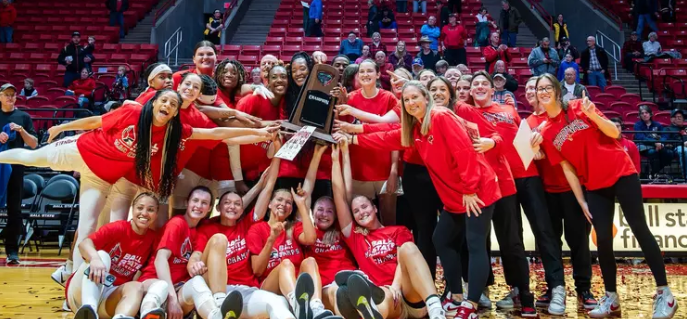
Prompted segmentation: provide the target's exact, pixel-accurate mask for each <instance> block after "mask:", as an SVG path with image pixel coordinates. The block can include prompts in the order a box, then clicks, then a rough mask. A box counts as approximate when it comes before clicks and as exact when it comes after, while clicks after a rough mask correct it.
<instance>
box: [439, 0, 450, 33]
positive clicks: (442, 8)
mask: <svg viewBox="0 0 687 319" xmlns="http://www.w3.org/2000/svg"><path fill="white" fill-rule="evenodd" d="M437 11H439V27H440V28H443V27H444V26H445V25H447V24H448V18H449V16H451V9H449V8H448V6H447V5H446V4H445V3H444V2H443V1H441V0H437Z"/></svg>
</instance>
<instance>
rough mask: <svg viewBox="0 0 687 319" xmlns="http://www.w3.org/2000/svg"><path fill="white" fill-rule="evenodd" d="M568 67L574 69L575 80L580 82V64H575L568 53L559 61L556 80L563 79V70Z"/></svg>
mask: <svg viewBox="0 0 687 319" xmlns="http://www.w3.org/2000/svg"><path fill="white" fill-rule="evenodd" d="M568 68H572V69H573V70H575V74H577V76H576V79H575V82H580V76H579V74H580V66H579V65H577V63H576V62H575V60H573V57H572V55H571V54H570V53H568V54H567V55H566V56H565V58H564V59H563V62H561V66H560V67H559V68H558V76H557V78H558V81H561V82H563V79H564V78H565V71H566V70H568Z"/></svg>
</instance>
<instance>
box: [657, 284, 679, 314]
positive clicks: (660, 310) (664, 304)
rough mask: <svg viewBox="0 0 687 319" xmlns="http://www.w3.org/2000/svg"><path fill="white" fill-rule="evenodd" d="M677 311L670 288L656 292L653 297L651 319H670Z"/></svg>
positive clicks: (675, 301)
mask: <svg viewBox="0 0 687 319" xmlns="http://www.w3.org/2000/svg"><path fill="white" fill-rule="evenodd" d="M676 311H677V300H675V297H673V293H672V292H671V291H670V288H667V287H666V288H663V289H659V290H658V291H656V296H654V314H653V316H651V318H652V319H670V318H673V316H674V315H675V312H676Z"/></svg>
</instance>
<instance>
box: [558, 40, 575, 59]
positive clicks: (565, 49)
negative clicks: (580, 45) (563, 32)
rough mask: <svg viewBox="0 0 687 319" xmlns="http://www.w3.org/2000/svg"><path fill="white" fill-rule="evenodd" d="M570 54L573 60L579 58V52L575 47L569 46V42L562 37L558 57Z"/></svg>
mask: <svg viewBox="0 0 687 319" xmlns="http://www.w3.org/2000/svg"><path fill="white" fill-rule="evenodd" d="M568 53H570V55H572V57H573V60H577V59H578V58H580V51H578V50H577V48H576V47H575V46H573V45H572V44H570V40H569V39H568V38H567V37H562V38H561V42H560V48H558V57H559V58H561V57H564V56H565V55H566V54H568Z"/></svg>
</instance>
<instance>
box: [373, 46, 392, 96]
mask: <svg viewBox="0 0 687 319" xmlns="http://www.w3.org/2000/svg"><path fill="white" fill-rule="evenodd" d="M375 63H376V64H377V66H378V67H379V82H380V83H381V84H382V88H383V89H385V90H389V91H390V90H391V76H390V75H389V73H387V71H389V72H393V71H394V66H393V65H391V63H389V62H386V54H385V53H384V52H382V51H377V53H375Z"/></svg>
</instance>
